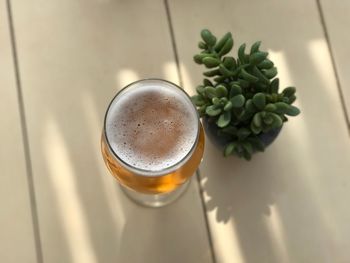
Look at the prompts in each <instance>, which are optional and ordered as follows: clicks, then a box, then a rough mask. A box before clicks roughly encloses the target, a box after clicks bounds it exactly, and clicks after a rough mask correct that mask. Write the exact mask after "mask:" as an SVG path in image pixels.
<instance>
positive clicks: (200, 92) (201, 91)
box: [196, 85, 205, 95]
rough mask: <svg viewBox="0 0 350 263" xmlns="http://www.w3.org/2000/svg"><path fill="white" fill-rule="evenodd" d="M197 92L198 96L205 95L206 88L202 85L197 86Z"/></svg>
mask: <svg viewBox="0 0 350 263" xmlns="http://www.w3.org/2000/svg"><path fill="white" fill-rule="evenodd" d="M196 91H197V93H198V94H201V95H205V92H204V87H203V86H202V85H199V86H197V87H196Z"/></svg>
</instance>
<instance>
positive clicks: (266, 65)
mask: <svg viewBox="0 0 350 263" xmlns="http://www.w3.org/2000/svg"><path fill="white" fill-rule="evenodd" d="M258 67H259V68H261V69H269V68H272V67H273V62H272V61H271V60H269V59H268V58H267V59H265V60H264V61H263V62H261V63H260V64H259V65H258Z"/></svg>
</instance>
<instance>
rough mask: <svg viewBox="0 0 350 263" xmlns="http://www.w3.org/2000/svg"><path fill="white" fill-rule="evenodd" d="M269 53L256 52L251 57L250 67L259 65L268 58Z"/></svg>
mask: <svg viewBox="0 0 350 263" xmlns="http://www.w3.org/2000/svg"><path fill="white" fill-rule="evenodd" d="M268 54H269V53H267V52H260V51H259V52H255V53H254V54H251V55H250V57H249V63H250V65H254V66H255V65H257V64H259V63H261V62H263V61H264V60H265V58H267V55H268Z"/></svg>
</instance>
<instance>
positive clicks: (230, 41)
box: [218, 38, 233, 57]
mask: <svg viewBox="0 0 350 263" xmlns="http://www.w3.org/2000/svg"><path fill="white" fill-rule="evenodd" d="M232 47H233V39H232V38H229V39H228V40H227V41H226V42H225V44H224V46H223V47H222V49H220V51H219V52H218V56H219V57H222V56H224V55H226V54H227V53H228V52H230V51H231V49H232Z"/></svg>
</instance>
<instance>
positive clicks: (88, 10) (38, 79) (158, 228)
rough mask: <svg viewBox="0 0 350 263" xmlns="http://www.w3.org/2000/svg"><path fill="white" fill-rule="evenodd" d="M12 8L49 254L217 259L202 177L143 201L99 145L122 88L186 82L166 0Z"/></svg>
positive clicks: (88, 258)
mask: <svg viewBox="0 0 350 263" xmlns="http://www.w3.org/2000/svg"><path fill="white" fill-rule="evenodd" d="M13 10H14V18H15V28H16V36H17V41H18V53H19V57H20V68H21V78H22V82H23V92H24V101H25V108H26V112H27V119H28V131H29V140H30V148H31V156H32V161H33V173H34V178H35V183H36V185H35V187H36V191H37V193H36V194H37V197H38V214H39V221H40V231H41V235H42V236H41V239H42V249H43V258H44V261H45V262H78V263H80V262H84V263H90V262H131V263H132V262H152V263H153V262H196V261H198V262H210V261H211V257H210V250H209V245H208V239H207V232H206V231H207V230H206V228H205V224H204V216H203V212H202V209H201V204H200V197H199V193H198V189H197V187H198V186H197V185H196V183H193V184H192V185H191V187H190V188H189V189H188V192H187V193H186V195H185V196H184V197H183V198H182V199H181V200H179V201H178V202H177V203H175V204H174V205H171V206H169V207H166V208H164V209H158V210H157V209H146V208H142V207H139V206H136V205H134V204H133V203H131V202H130V201H129V200H128V199H127V198H125V197H124V195H123V193H121V192H120V190H119V188H118V187H117V184H116V181H115V180H114V179H113V178H112V176H110V175H109V174H108V172H107V170H106V168H105V166H104V164H103V161H102V157H101V153H100V143H99V139H100V133H101V129H102V119H103V115H104V111H105V110H106V107H107V105H108V103H109V101H110V100H111V98H112V96H113V95H114V94H115V93H116V91H117V90H118V89H120V88H121V87H123V85H125V84H127V83H129V82H131V81H134V80H136V79H138V78H146V77H160V78H167V79H169V80H172V81H175V82H177V74H176V70H175V68H176V67H175V64H174V59H173V52H172V49H171V42H170V34H169V32H168V25H167V19H166V15H165V9H164V6H163V2H162V1H160V0H159V1H148V2H147V3H146V2H134V1H71V0H63V1H46V0H37V1H34V2H33V1H31V2H23V1H15V0H14V1H13ZM28 26H29V27H30V30H28Z"/></svg>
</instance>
